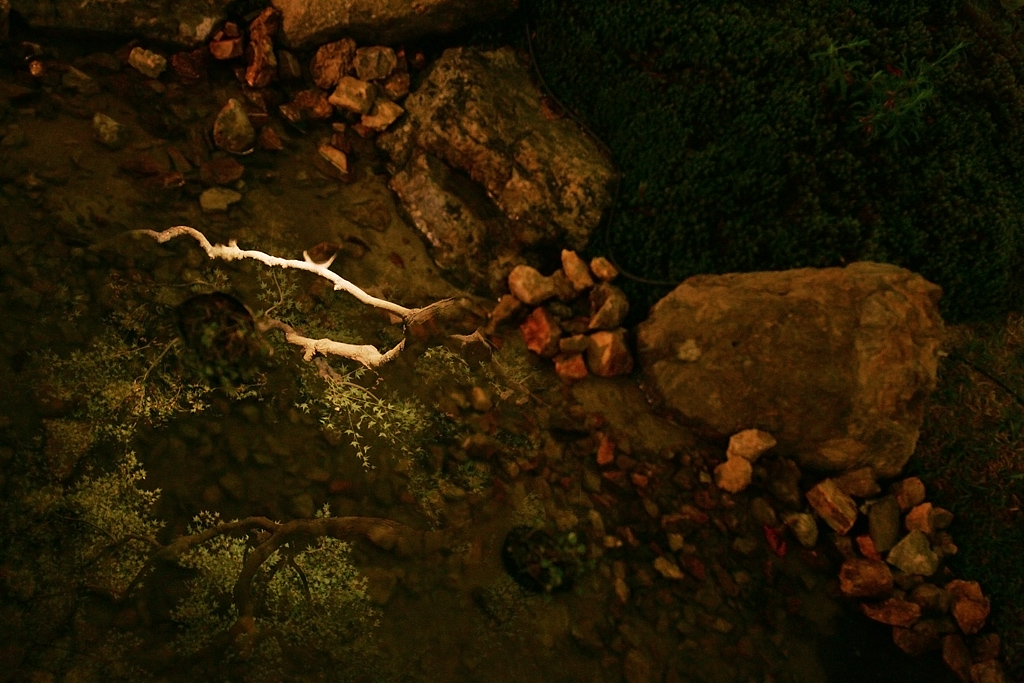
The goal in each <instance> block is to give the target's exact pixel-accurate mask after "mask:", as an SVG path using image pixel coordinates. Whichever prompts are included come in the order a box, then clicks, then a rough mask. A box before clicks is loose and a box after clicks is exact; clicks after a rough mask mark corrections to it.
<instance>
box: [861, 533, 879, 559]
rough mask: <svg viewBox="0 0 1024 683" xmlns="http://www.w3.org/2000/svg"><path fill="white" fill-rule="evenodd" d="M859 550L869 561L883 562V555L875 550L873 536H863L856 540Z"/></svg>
mask: <svg viewBox="0 0 1024 683" xmlns="http://www.w3.org/2000/svg"><path fill="white" fill-rule="evenodd" d="M856 541H857V548H858V549H859V550H860V554H861V555H863V556H864V557H866V558H868V559H869V560H879V561H881V560H882V554H881V553H880V552H878V551H877V550H875V542H874V541H872V540H871V536H870V535H868V534H863V535H861V536H858V537H857V538H856Z"/></svg>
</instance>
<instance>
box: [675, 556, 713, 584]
mask: <svg viewBox="0 0 1024 683" xmlns="http://www.w3.org/2000/svg"><path fill="white" fill-rule="evenodd" d="M678 557H679V566H680V567H682V568H683V569H685V570H686V572H687V573H688V574H690V575H691V576H693V578H695V579H697V580H698V581H703V580H704V579H706V578H707V577H708V573H707V570H705V569H704V563H703V562H701V561H700V560H699V559H698V558H697V556H696V555H687V554H685V553H679V556H678Z"/></svg>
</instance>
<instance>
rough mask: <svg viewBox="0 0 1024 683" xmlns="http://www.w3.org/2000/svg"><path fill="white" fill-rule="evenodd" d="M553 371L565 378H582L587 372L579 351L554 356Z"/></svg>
mask: <svg viewBox="0 0 1024 683" xmlns="http://www.w3.org/2000/svg"><path fill="white" fill-rule="evenodd" d="M554 361H555V372H556V373H557V374H558V376H559V377H561V378H562V379H565V380H578V379H583V378H584V377H586V376H587V375H588V374H589V373H588V372H587V364H586V363H585V362H584V361H583V354H581V353H560V354H558V355H557V356H555V358H554Z"/></svg>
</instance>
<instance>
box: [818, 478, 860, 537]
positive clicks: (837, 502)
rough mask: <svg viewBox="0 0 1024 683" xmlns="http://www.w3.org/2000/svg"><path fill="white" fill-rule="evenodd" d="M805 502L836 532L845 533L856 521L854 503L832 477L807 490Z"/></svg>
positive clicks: (855, 506)
mask: <svg viewBox="0 0 1024 683" xmlns="http://www.w3.org/2000/svg"><path fill="white" fill-rule="evenodd" d="M807 502H808V503H810V504H811V507H812V508H814V511H815V512H816V513H817V514H818V516H819V517H821V518H822V519H823V520H824V521H825V523H826V524H828V525H829V526H830V527H832V530H833V531H835V532H836V533H838V534H845V533H846V532H847V531H849V530H850V529H851V528H852V527H853V524H854V522H856V521H857V505H856V503H854V502H853V499H852V498H850V497H849V496H848V495H846V494H845V493H843V492H842V491H840V490H839V487H838V486H836V483H835V481H834V480H832V479H824V480H822V481H820V482H818V484H817V485H816V486H815V487H814V488H812V489H811V490H810V491H808V492H807Z"/></svg>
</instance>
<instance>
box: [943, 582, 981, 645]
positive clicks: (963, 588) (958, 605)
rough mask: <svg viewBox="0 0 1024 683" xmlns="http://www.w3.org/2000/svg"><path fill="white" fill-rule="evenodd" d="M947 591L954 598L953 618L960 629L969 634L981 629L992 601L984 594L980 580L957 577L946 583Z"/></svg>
mask: <svg viewBox="0 0 1024 683" xmlns="http://www.w3.org/2000/svg"><path fill="white" fill-rule="evenodd" d="M946 591H948V592H949V595H950V597H951V599H952V604H953V618H954V619H956V623H957V625H958V626H959V627H960V630H961V631H963V632H964V633H966V634H967V635H972V634H975V633H977V632H978V631H980V630H981V629H982V627H983V626H984V625H985V620H986V619H988V615H989V612H990V611H991V603H990V602H989V599H988V598H986V597H985V596H984V595H982V593H981V586H980V585H978V582H977V581H961V580H959V579H956V580H953V581H950V582H949V583H947V584H946Z"/></svg>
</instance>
